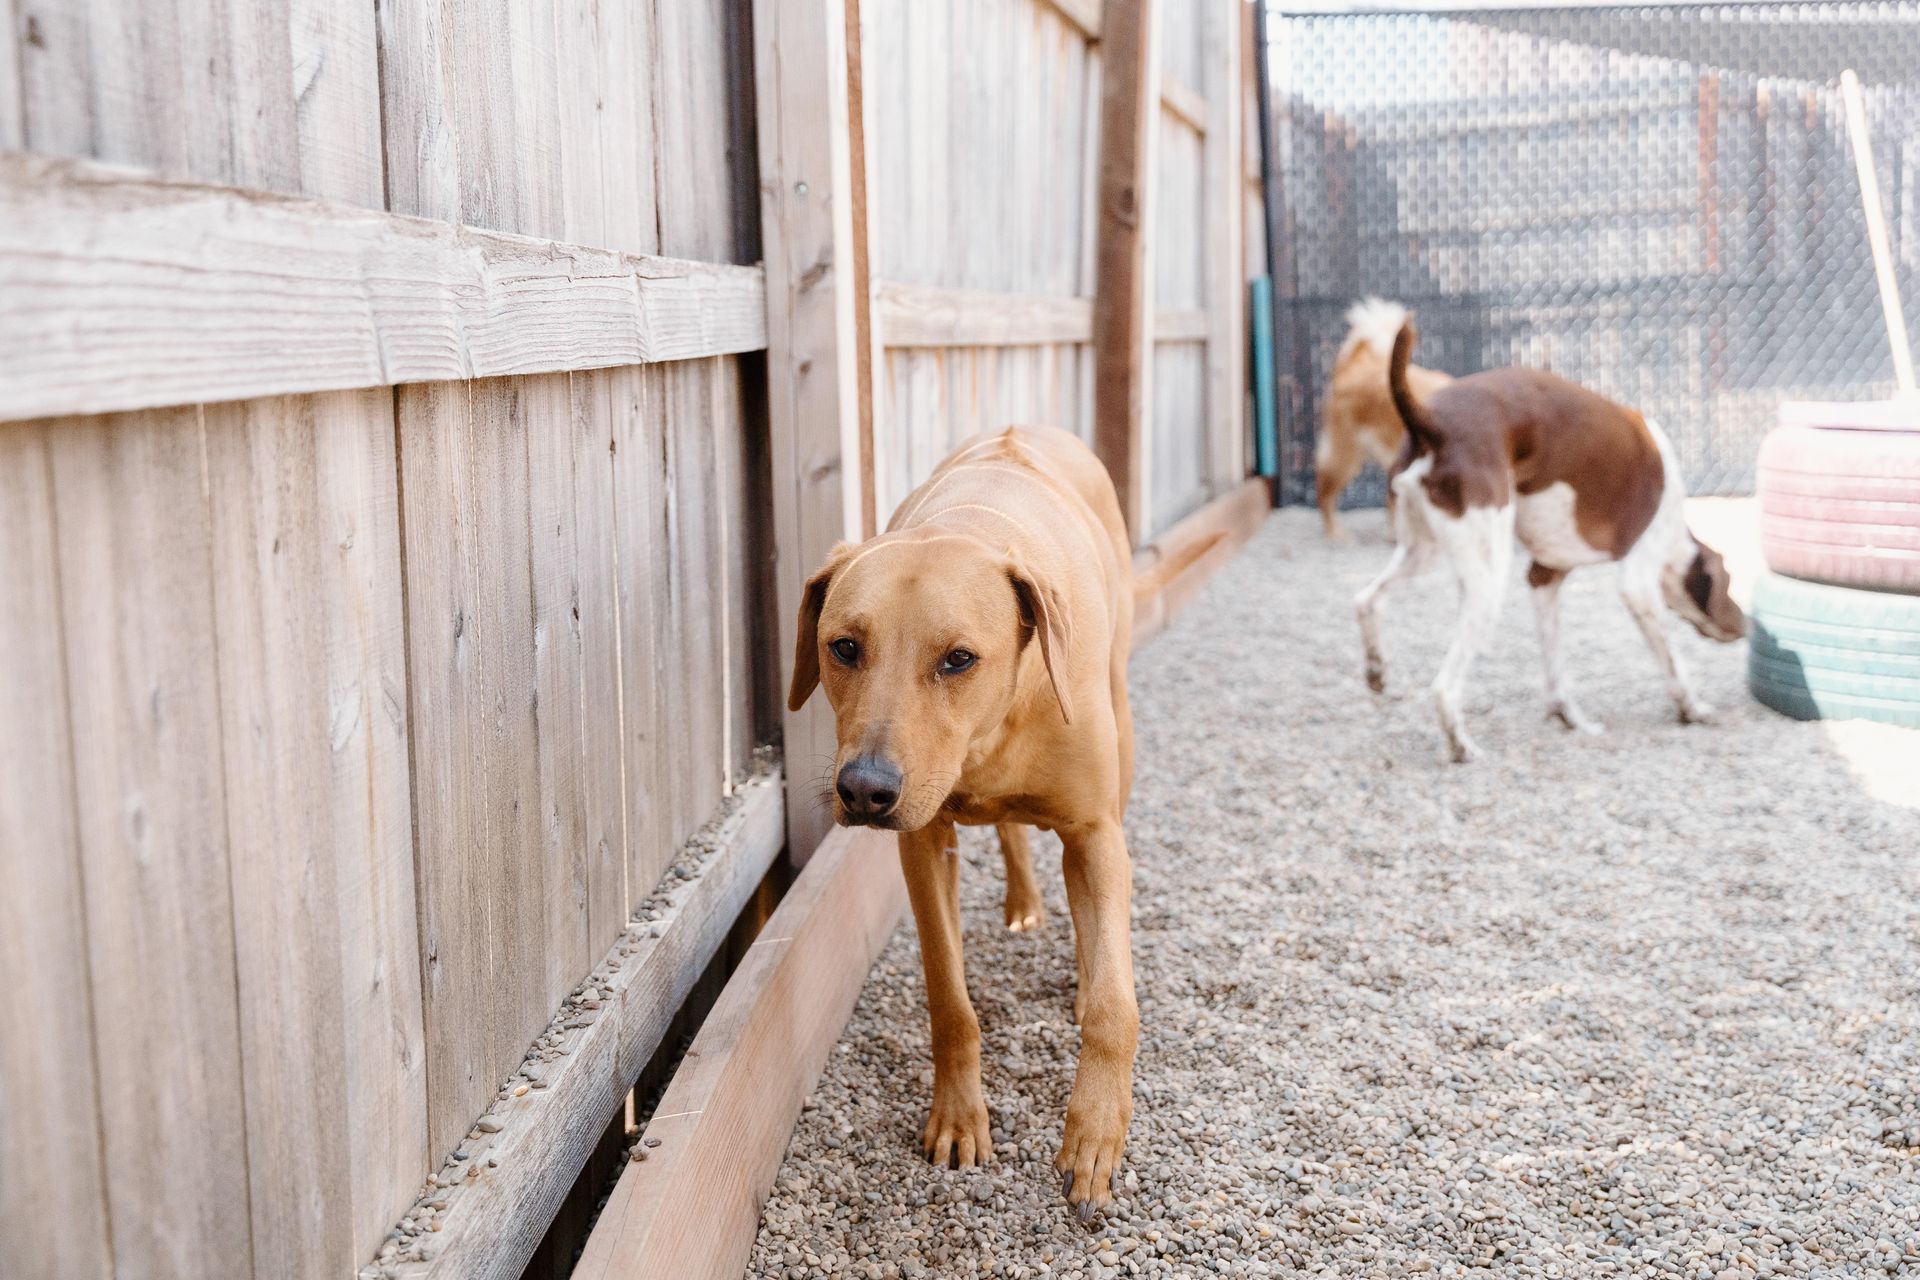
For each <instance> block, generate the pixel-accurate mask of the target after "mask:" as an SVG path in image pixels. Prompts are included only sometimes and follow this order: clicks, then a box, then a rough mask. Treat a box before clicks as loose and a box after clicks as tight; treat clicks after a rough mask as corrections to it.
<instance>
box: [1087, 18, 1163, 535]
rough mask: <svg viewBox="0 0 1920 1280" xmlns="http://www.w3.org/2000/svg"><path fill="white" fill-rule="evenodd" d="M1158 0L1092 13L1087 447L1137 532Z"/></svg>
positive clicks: (1142, 522) (1142, 497) (1143, 474)
mask: <svg viewBox="0 0 1920 1280" xmlns="http://www.w3.org/2000/svg"><path fill="white" fill-rule="evenodd" d="M1157 9H1158V0H1107V4H1106V7H1105V9H1104V11H1103V13H1102V16H1101V26H1100V33H1101V58H1102V60H1101V68H1100V74H1101V90H1100V187H1099V202H1098V208H1099V221H1098V225H1097V228H1096V245H1095V261H1096V263H1097V267H1096V270H1095V280H1096V287H1095V292H1094V304H1093V345H1094V365H1095V367H1094V450H1095V452H1097V453H1098V454H1099V455H1100V459H1101V461H1102V462H1104V463H1106V466H1107V472H1108V474H1109V475H1111V476H1112V477H1113V483H1114V488H1115V489H1117V490H1118V491H1119V493H1120V505H1121V509H1122V511H1123V512H1124V513H1125V514H1126V517H1127V528H1128V529H1129V530H1130V531H1131V532H1132V534H1133V537H1134V540H1135V541H1136V542H1138V541H1140V540H1141V539H1142V538H1143V537H1144V536H1145V532H1146V524H1147V520H1148V513H1149V510H1150V508H1149V506H1148V474H1147V472H1148V463H1147V450H1146V433H1147V431H1148V429H1149V428H1148V425H1147V420H1148V415H1149V414H1150V413H1151V412H1152V408H1153V397H1152V394H1151V392H1150V390H1149V386H1150V383H1151V381H1152V361H1153V269H1152V262H1151V260H1150V253H1149V250H1150V247H1151V243H1152V238H1153V237H1152V207H1151V206H1152V203H1153V199H1152V193H1153V187H1154V176H1155V173H1154V165H1153V152H1154V147H1155V140H1156V139H1157V137H1158V135H1159V127H1160V89H1159V75H1158V70H1157V67H1158V63H1157V61H1156V55H1155V51H1154V35H1155V26H1156V12H1157Z"/></svg>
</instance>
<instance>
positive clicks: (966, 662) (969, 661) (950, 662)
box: [940, 649, 980, 676]
mask: <svg viewBox="0 0 1920 1280" xmlns="http://www.w3.org/2000/svg"><path fill="white" fill-rule="evenodd" d="M978 661H980V659H978V658H976V657H974V656H973V654H972V653H970V652H968V651H967V650H965V649H953V650H949V651H948V653H947V656H946V657H944V658H942V659H941V660H940V674H941V675H943V676H953V675H959V674H960V673H961V672H962V671H965V670H967V669H968V668H969V667H971V666H973V664H974V663H976V662H978Z"/></svg>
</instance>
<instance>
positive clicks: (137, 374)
mask: <svg viewBox="0 0 1920 1280" xmlns="http://www.w3.org/2000/svg"><path fill="white" fill-rule="evenodd" d="M108 245H110V246H112V253H111V254H105V253H103V252H102V247H103V246H108ZM0 289H4V290H5V291H6V293H7V297H8V305H7V308H6V310H5V311H3V312H0V343H4V344H5V346H6V347H7V349H8V351H9V352H10V356H11V358H10V359H9V360H8V361H7V362H6V363H5V365H3V366H0V416H4V417H35V416H45V415H48V414H53V413H73V412H98V411H102V410H108V409H126V408H136V407H143V406H147V405H161V404H177V403H180V402H182V401H189V400H201V401H210V400H234V399H246V398H250V397H255V396H265V395H280V394H286V393H292V392H306V391H321V390H333V389H349V388H356V387H368V386H384V385H397V384H400V383H406V382H426V381H437V380H442V379H449V378H474V377H488V376H494V375H499V374H512V373H540V372H548V371H556V370H569V369H589V368H598V367H606V366H613V365H621V364H634V363H638V362H641V361H655V360H679V359H687V358H692V357H698V356H708V355H716V354H721V353H725V352H737V351H751V350H757V349H759V348H761V347H763V346H765V345H766V318H765V308H764V293H763V286H762V283H761V274H760V272H758V271H757V270H755V269H753V268H751V267H731V266H722V265H712V264H704V263H694V262H685V261H679V260H674V259H658V258H637V257H631V256H627V255H622V254H618V253H613V252H610V251H606V250H599V249H590V248H583V247H580V246H576V245H567V244H563V243H559V242H555V241H550V240H533V239H528V238H524V237H517V236H510V235H501V234H486V233H481V232H474V231H469V230H466V229H463V228H460V227H456V226H452V225H449V224H447V223H443V222H442V223H436V222H429V221H423V220H419V219H410V218H396V217H393V216H391V215H387V214H380V213H373V212H362V211H359V210H356V209H353V208H351V207H347V206H341V205H334V204H325V203H321V202H317V201H302V200H294V199H271V200H268V199H261V198H259V197H256V196H251V195H248V194H246V193H244V192H237V191H233V190H229V189H225V188H218V187H203V186H197V185H193V184H189V183H169V182H159V181H155V180H152V179H149V178H145V177H142V176H139V175H135V174H128V173H125V172H121V171H117V170H111V169H103V168H99V167H96V166H81V165H69V164H63V163H60V162H56V161H50V160H46V159H43V158H40V157H33V156H4V157H0Z"/></svg>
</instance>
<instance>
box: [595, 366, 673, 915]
mask: <svg viewBox="0 0 1920 1280" xmlns="http://www.w3.org/2000/svg"><path fill="white" fill-rule="evenodd" d="M609 376H610V387H609V390H610V394H611V400H612V413H613V423H612V426H613V439H614V480H613V487H614V494H615V503H614V545H615V554H616V564H617V568H618V573H619V583H620V590H619V600H618V607H619V626H620V651H621V658H620V672H621V699H622V716H621V724H622V741H623V743H624V746H623V754H624V757H625V760H626V779H625V782H624V784H623V785H624V787H625V793H626V822H627V906H628V907H629V908H631V907H635V906H638V905H639V903H640V902H641V901H642V900H643V899H645V898H646V897H647V896H648V895H649V894H651V893H652V892H653V889H654V886H655V885H656V884H658V883H659V880H660V875H661V873H662V872H663V871H664V870H665V869H666V866H667V863H668V862H669V861H670V857H671V852H672V847H673V846H672V843H671V841H672V835H671V833H672V831H673V829H674V826H675V823H676V821H677V818H676V796H675V793H674V788H673V777H674V774H673V755H674V751H675V744H674V722H673V721H672V720H671V718H670V716H669V714H668V710H669V706H670V703H669V700H668V695H669V693H670V690H669V689H668V687H667V682H666V680H665V679H664V678H663V677H664V672H663V670H662V658H661V652H662V645H663V644H665V643H666V642H667V625H666V624H667V617H668V614H667V601H666V590H667V587H666V564H667V549H666V548H667V537H666V528H667V526H666V517H665V514H664V512H665V508H666V495H665V475H666V464H665V457H666V427H665V417H664V408H663V405H664V402H665V391H664V386H663V381H664V367H663V366H659V365H650V366H639V367H635V368H627V369H614V370H610V371H609Z"/></svg>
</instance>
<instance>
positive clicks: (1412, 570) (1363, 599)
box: [1353, 487, 1438, 693]
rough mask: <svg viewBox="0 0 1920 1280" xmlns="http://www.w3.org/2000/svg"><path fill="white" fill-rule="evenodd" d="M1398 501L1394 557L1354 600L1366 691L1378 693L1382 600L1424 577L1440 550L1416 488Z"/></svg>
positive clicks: (1382, 683)
mask: <svg viewBox="0 0 1920 1280" xmlns="http://www.w3.org/2000/svg"><path fill="white" fill-rule="evenodd" d="M1398 497H1399V499H1400V500H1399V502H1398V503H1397V504H1396V505H1395V507H1394V513H1393V531H1394V537H1395V542H1394V546H1393V555H1392V556H1390V557H1389V558H1388V560H1387V567H1386V568H1384V569H1382V570H1381V571H1380V576H1379V577H1377V578H1375V579H1374V580H1373V581H1372V582H1369V583H1368V584H1367V585H1366V586H1365V587H1363V588H1361V591H1360V594H1359V595H1357V596H1355V597H1354V598H1353V613H1354V617H1356V618H1358V619H1359V621H1360V643H1361V646H1362V647H1363V648H1364V649H1365V650H1366V655H1367V688H1369V689H1371V690H1373V691H1374V692H1375V693H1379V692H1381V691H1382V690H1384V689H1385V688H1386V687H1387V664H1386V660H1385V659H1384V658H1383V657H1381V655H1380V597H1382V596H1384V595H1385V594H1386V593H1387V588H1388V587H1391V586H1394V585H1396V584H1398V583H1401V582H1405V581H1406V580H1407V579H1408V578H1415V577H1418V576H1419V575H1420V574H1422V573H1425V572H1426V571H1427V568H1428V567H1429V566H1430V565H1432V564H1433V555H1434V552H1435V551H1436V550H1437V549H1438V548H1437V547H1436V546H1435V544H1434V541H1433V536H1432V534H1431V533H1429V532H1428V526H1427V522H1426V517H1425V515H1424V513H1423V512H1422V511H1420V510H1417V509H1416V507H1417V505H1418V504H1419V502H1420V500H1421V499H1420V495H1419V493H1418V490H1417V487H1416V488H1414V489H1413V490H1411V491H1409V490H1408V489H1406V488H1401V491H1400V492H1399V494H1398Z"/></svg>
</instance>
